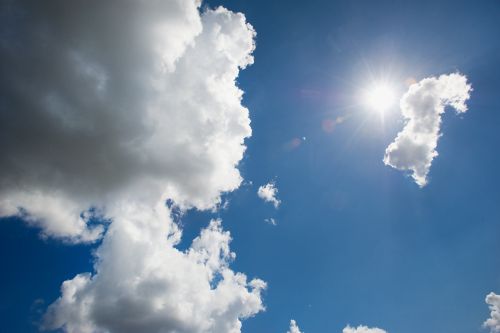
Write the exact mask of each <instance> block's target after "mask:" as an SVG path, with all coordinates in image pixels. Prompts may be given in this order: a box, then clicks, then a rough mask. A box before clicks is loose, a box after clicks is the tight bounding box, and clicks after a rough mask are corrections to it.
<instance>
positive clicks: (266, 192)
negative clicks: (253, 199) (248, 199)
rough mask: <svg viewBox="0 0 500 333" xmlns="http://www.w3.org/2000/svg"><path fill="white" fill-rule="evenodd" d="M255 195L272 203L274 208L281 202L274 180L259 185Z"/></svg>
mask: <svg viewBox="0 0 500 333" xmlns="http://www.w3.org/2000/svg"><path fill="white" fill-rule="evenodd" d="M257 195H258V196H259V198H261V199H262V200H264V201H265V202H270V203H272V204H273V205H274V207H275V208H278V207H279V205H280V204H281V200H279V199H278V188H277V187H276V184H275V183H274V182H270V183H267V184H265V185H262V186H260V187H259V189H258V190H257Z"/></svg>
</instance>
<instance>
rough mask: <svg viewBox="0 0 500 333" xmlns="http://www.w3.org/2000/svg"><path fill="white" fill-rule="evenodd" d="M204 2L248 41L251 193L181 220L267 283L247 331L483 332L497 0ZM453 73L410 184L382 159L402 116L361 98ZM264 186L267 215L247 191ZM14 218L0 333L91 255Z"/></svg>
mask: <svg viewBox="0 0 500 333" xmlns="http://www.w3.org/2000/svg"><path fill="white" fill-rule="evenodd" d="M208 3H209V4H210V5H211V6H216V5H223V6H225V7H227V8H229V9H231V10H233V11H241V12H243V13H245V15H246V17H247V19H248V21H249V22H250V23H251V24H252V25H253V26H254V28H255V29H256V31H257V49H256V51H255V53H254V55H255V64H254V65H253V66H251V67H249V68H248V69H246V70H245V71H243V72H242V74H241V77H240V79H239V85H240V87H241V88H242V89H243V90H244V91H245V97H244V104H245V105H246V106H247V107H248V108H249V109H250V113H251V119H252V129H253V136H252V138H251V139H250V140H248V142H247V145H248V150H247V154H246V157H245V158H244V160H243V161H242V163H241V168H240V169H241V171H242V174H243V175H244V177H245V179H246V180H247V181H252V182H253V185H244V186H242V187H241V188H240V189H239V190H238V191H236V192H234V193H232V194H229V195H228V196H227V198H228V199H229V200H230V206H229V208H228V209H227V210H224V211H221V212H219V213H217V214H212V213H199V212H190V213H188V214H187V215H186V216H185V217H184V220H183V224H184V226H185V240H184V243H185V244H187V243H189V242H190V240H191V239H192V238H193V237H195V236H196V234H198V232H199V230H200V228H201V227H203V226H206V224H207V223H208V220H209V219H210V218H211V217H213V216H220V217H221V218H222V219H223V221H224V222H223V223H224V226H225V228H226V229H228V230H230V231H231V233H232V236H233V239H234V240H233V242H232V249H233V250H234V251H235V252H236V253H237V258H236V261H235V262H234V264H233V267H234V268H235V269H236V270H238V271H241V272H245V273H247V274H248V275H249V276H251V277H254V276H258V277H260V278H262V279H264V280H265V281H267V282H268V284H269V288H268V291H267V292H266V294H265V297H264V299H265V304H266V306H267V311H266V312H265V313H261V314H258V315H257V316H256V317H255V318H252V319H249V320H247V321H245V322H244V323H243V332H246V333H271V332H285V331H286V329H287V327H288V322H289V320H290V319H291V318H293V319H296V320H297V322H298V324H299V326H300V327H301V328H302V329H303V330H304V331H306V332H307V333H315V332H316V333H319V332H341V330H342V328H343V327H344V326H345V325H346V324H348V323H350V324H351V325H358V324H365V325H368V326H378V327H380V328H384V329H386V330H387V331H389V332H392V333H396V332H404V333H422V332H429V333H432V332H436V333H438V332H453V333H466V332H467V333H470V332H482V331H483V329H482V328H481V324H482V322H483V321H484V320H485V319H487V317H488V315H489V312H488V308H487V305H486V304H485V303H484V297H485V296H486V294H487V293H489V292H490V291H496V292H499V291H500V257H499V255H498V254H499V253H500V242H499V237H500V183H499V181H498V177H497V172H498V170H500V156H499V154H498V151H499V148H498V146H499V143H500V131H499V130H498V128H499V126H500V101H499V99H498V92H499V91H500V38H499V34H500V2H499V1H495V0H491V1H486V0H485V1H412V2H410V1H374V0H373V1H353V0H350V1H326V0H325V1H319V0H318V1H304V2H295V1H257V0H251V1H216V0H214V1H209V2H208ZM457 70H458V71H460V72H461V73H463V74H465V75H467V76H468V78H469V80H470V82H471V83H472V85H473V88H474V91H473V94H472V98H471V100H470V101H469V103H468V105H469V111H468V112H467V113H466V114H464V115H461V116H458V117H457V116H456V115H455V114H454V113H453V112H448V113H446V114H445V116H444V119H443V126H442V132H443V134H444V135H443V136H442V138H441V139H440V141H439V144H438V149H437V150H438V152H439V156H438V157H437V159H435V160H434V163H433V165H432V168H431V173H430V182H429V184H428V185H427V186H426V187H425V188H423V189H420V188H418V186H417V185H416V184H415V183H413V181H412V180H411V179H410V178H409V177H407V176H405V175H404V174H403V173H401V172H399V171H397V170H394V169H392V168H389V167H387V166H385V165H384V164H383V162H382V158H383V154H384V150H385V147H386V146H387V145H388V144H389V143H390V142H391V141H392V139H393V138H394V137H395V135H396V133H397V132H398V131H399V130H401V129H402V125H403V123H402V119H401V117H400V115H399V112H398V110H397V108H394V109H393V110H391V111H390V112H388V113H387V114H386V117H385V122H384V123H382V122H381V120H380V118H379V117H378V116H376V115H374V114H373V113H370V111H369V110H366V109H365V108H364V107H362V106H361V105H359V98H357V96H358V93H359V90H360V89H361V88H362V87H364V86H365V85H366V83H367V82H368V81H369V80H370V78H371V77H375V78H377V77H390V78H391V80H392V81H393V82H394V84H395V86H396V87H397V88H398V89H399V91H400V92H401V93H402V92H404V90H405V88H406V86H405V83H404V81H405V80H406V79H407V78H409V77H412V78H414V79H416V80H420V79H422V78H424V77H427V76H432V75H439V74H444V73H450V72H454V71H457ZM450 111H451V110H450ZM337 117H345V121H344V122H342V123H341V124H338V125H337V126H336V127H335V128H334V130H333V131H331V132H326V131H324V129H323V128H322V123H323V122H324V121H325V120H327V119H336V118H337ZM302 137H305V138H306V140H305V141H303V140H302V141H301V144H300V145H299V146H298V147H296V148H293V149H292V148H291V146H290V142H291V141H292V140H293V139H295V138H302ZM273 179H274V180H275V181H276V184H277V186H278V188H279V198H280V199H281V200H282V201H283V203H282V206H281V207H280V208H279V209H278V210H275V209H274V208H273V207H272V205H270V204H265V203H263V202H262V201H261V200H260V199H259V198H258V197H257V196H256V191H257V187H258V186H259V185H262V184H265V183H267V182H268V181H270V180H273ZM269 217H273V218H276V219H277V221H278V225H277V226H271V225H269V224H267V223H265V222H264V219H265V218H269ZM18 222H19V221H15V220H13V219H10V220H5V221H2V223H0V235H1V236H0V237H1V241H0V253H1V255H0V258H1V259H0V260H1V263H0V264H1V267H2V274H0V313H2V322H3V323H2V324H3V328H4V329H5V332H9V333H15V332H36V328H35V327H34V326H33V325H32V324H31V323H32V322H33V321H36V319H37V318H38V317H39V314H38V313H37V309H40V308H41V309H43V307H44V305H42V304H38V303H37V302H36V301H35V300H37V299H44V300H45V302H46V303H45V304H47V303H50V302H52V301H53V300H54V299H55V298H56V297H58V295H59V286H60V283H61V282H62V281H63V280H65V279H68V278H71V277H73V276H74V275H75V274H77V273H80V272H82V271H88V270H90V269H91V256H90V253H91V251H92V247H87V246H81V245H80V246H70V247H67V246H64V245H61V244H59V243H58V242H57V241H53V240H49V241H42V240H40V239H39V238H38V237H37V231H36V230H33V229H28V228H26V227H25V226H24V225H22V224H21V223H18ZM185 244H182V245H183V246H185Z"/></svg>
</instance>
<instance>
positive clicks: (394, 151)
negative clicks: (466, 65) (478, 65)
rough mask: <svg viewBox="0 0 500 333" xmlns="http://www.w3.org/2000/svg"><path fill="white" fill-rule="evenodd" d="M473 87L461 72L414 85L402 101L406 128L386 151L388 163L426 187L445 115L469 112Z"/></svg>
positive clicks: (432, 78)
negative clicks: (442, 117) (449, 109)
mask: <svg viewBox="0 0 500 333" xmlns="http://www.w3.org/2000/svg"><path fill="white" fill-rule="evenodd" d="M471 91H472V87H471V85H470V84H468V83H467V77H466V76H465V75H462V74H459V73H453V74H449V75H441V76H440V77H438V78H436V77H430V78H426V79H423V80H422V81H420V82H418V83H415V84H412V85H411V86H410V87H409V88H408V91H407V92H406V94H404V96H403V97H402V98H401V101H400V105H401V113H402V114H403V116H404V117H405V118H406V125H405V127H404V128H403V130H402V131H401V132H399V133H398V135H397V136H396V138H395V139H394V141H393V142H392V143H391V144H390V145H389V146H388V147H387V148H386V150H385V156H384V163H385V164H386V165H389V166H391V167H393V168H395V169H398V170H403V171H410V172H411V176H412V177H413V179H414V180H415V182H416V183H417V184H418V185H419V186H420V187H423V186H425V185H426V184H427V175H428V174H429V170H430V168H431V164H432V160H433V159H434V158H435V157H436V156H438V152H437V150H436V148H437V143H438V139H439V137H440V136H441V135H442V134H441V116H442V114H443V113H444V111H445V107H446V106H451V107H452V108H454V109H455V110H456V112H457V113H464V112H466V111H467V105H466V104H465V102H466V101H467V100H468V99H469V98H470V92H471Z"/></svg>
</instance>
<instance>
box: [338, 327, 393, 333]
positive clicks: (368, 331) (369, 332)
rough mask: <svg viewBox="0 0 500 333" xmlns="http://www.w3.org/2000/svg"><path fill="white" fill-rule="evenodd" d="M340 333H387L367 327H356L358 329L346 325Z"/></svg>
mask: <svg viewBox="0 0 500 333" xmlns="http://www.w3.org/2000/svg"><path fill="white" fill-rule="evenodd" d="M342 333H387V332H386V331H384V330H383V329H381V328H377V327H373V328H370V327H367V326H358V327H351V326H349V325H347V326H346V327H345V328H344V329H343V330H342Z"/></svg>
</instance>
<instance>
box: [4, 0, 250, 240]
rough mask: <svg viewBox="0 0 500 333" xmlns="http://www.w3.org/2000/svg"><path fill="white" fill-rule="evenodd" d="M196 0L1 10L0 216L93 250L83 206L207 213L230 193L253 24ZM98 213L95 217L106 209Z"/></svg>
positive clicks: (244, 127)
mask: <svg viewBox="0 0 500 333" xmlns="http://www.w3.org/2000/svg"><path fill="white" fill-rule="evenodd" d="M198 6H200V3H199V1H175V0H170V1H151V2H147V3H143V2H137V1H90V2H88V1H72V2H71V3H68V2H67V1H49V2H44V3H43V4H42V3H38V2H33V1H22V2H12V3H10V4H9V5H8V6H3V7H2V9H1V10H2V11H4V13H2V17H7V18H9V19H5V20H2V22H1V23H0V27H1V28H0V29H1V30H2V34H1V36H2V39H1V43H0V47H1V49H0V51H1V59H2V61H1V68H2V76H1V77H0V86H1V89H2V101H1V104H0V149H1V151H2V154H1V156H0V216H12V215H19V216H22V217H24V218H25V220H26V221H27V222H29V223H30V224H32V225H36V226H38V227H40V228H41V229H42V233H43V235H44V236H49V237H56V238H61V239H65V240H67V241H69V242H89V241H93V240H95V239H98V238H99V237H101V235H102V228H101V227H98V228H97V229H96V228H92V227H90V226H89V223H88V222H89V219H88V218H86V216H88V214H83V215H82V212H85V211H86V210H88V209H89V208H92V207H94V208H98V209H99V211H103V210H104V211H103V213H104V214H106V211H105V210H106V209H108V207H109V206H111V205H112V204H114V203H116V202H117V201H120V200H122V201H134V202H137V201H140V202H147V203H149V204H153V203H155V202H156V201H158V200H159V199H165V198H170V199H173V200H174V201H175V202H176V203H177V204H178V205H181V206H182V207H197V208H200V209H206V208H210V207H213V206H214V205H216V204H218V202H219V200H220V197H219V196H220V193H221V192H225V191H232V190H234V189H236V188H237V187H238V186H239V185H240V183H241V181H242V178H241V176H240V173H239V171H238V169H237V164H238V163H239V161H240V160H241V158H242V156H243V153H244V151H245V145H244V140H245V138H247V137H249V136H250V135H251V128H250V119H249V115H248V110H247V109H246V108H245V107H243V106H242V105H241V98H242V94H243V93H242V91H241V90H240V89H239V88H238V87H237V86H236V84H235V79H236V77H237V75H238V73H239V70H240V69H241V68H245V67H246V66H247V65H249V64H251V63H252V62H253V58H252V56H251V52H252V51H253V49H254V47H255V44H254V41H253V38H254V36H255V32H254V30H253V28H252V27H251V26H250V25H249V24H247V23H246V22H245V17H244V16H243V15H242V14H236V13H232V12H230V11H228V10H226V9H224V8H218V9H216V10H206V11H205V12H203V13H201V14H200V12H199V8H198ZM101 208H102V209H101Z"/></svg>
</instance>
